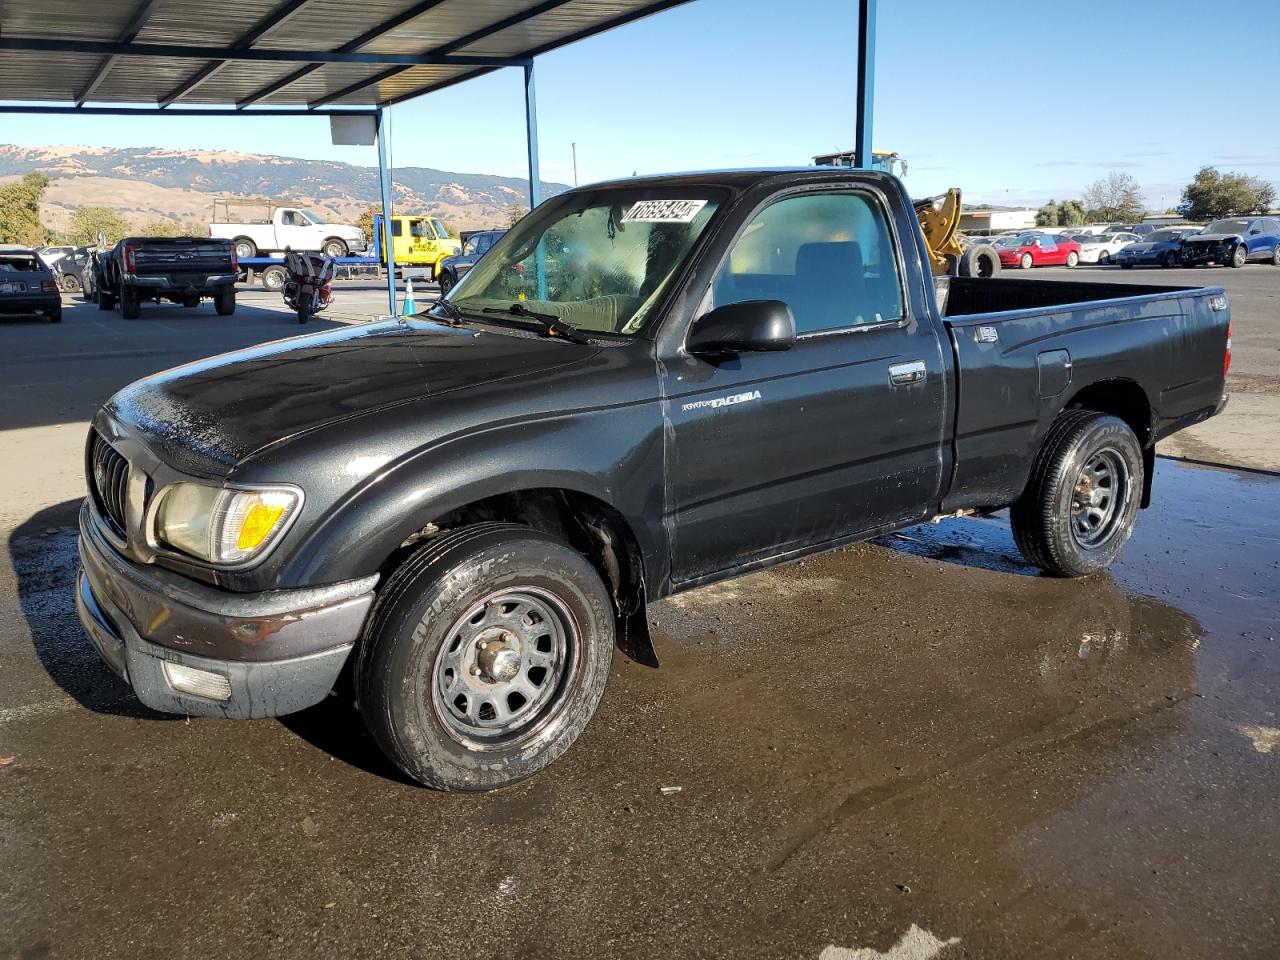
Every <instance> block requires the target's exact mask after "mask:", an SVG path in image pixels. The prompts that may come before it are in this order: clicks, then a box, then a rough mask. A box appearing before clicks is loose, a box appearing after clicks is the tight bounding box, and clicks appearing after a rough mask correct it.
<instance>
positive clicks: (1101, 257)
mask: <svg viewBox="0 0 1280 960" xmlns="http://www.w3.org/2000/svg"><path fill="white" fill-rule="evenodd" d="M1110 262H1111V254H1110V253H1108V252H1107V251H1106V250H1103V251H1102V252H1101V253H1100V254H1098V263H1099V264H1107V263H1110Z"/></svg>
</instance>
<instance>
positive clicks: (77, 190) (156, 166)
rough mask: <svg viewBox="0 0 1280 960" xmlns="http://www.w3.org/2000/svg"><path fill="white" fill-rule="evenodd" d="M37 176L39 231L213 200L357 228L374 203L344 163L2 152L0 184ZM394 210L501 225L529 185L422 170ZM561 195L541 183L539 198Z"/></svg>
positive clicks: (373, 177)
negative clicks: (309, 211)
mask: <svg viewBox="0 0 1280 960" xmlns="http://www.w3.org/2000/svg"><path fill="white" fill-rule="evenodd" d="M34 171H39V172H41V173H44V174H46V175H48V176H49V178H50V184H49V189H48V190H47V191H46V193H45V196H44V202H43V203H42V204H41V214H42V218H43V220H44V223H45V224H46V225H47V226H49V227H50V228H52V229H54V230H63V229H66V227H67V226H68V224H69V221H70V217H71V213H72V211H73V210H75V208H76V207H79V206H102V207H110V208H112V209H113V210H116V211H117V212H118V213H120V214H121V216H123V217H124V218H125V220H127V221H128V222H129V224H130V226H131V227H141V226H142V225H143V224H145V223H148V222H150V221H154V220H157V219H171V220H176V221H181V222H189V221H193V220H195V221H200V222H207V221H208V219H209V217H210V216H211V214H212V208H213V198H214V197H223V196H255V197H261V196H270V197H275V198H278V199H282V200H288V201H291V202H295V203H298V204H299V205H305V206H307V207H310V208H313V209H315V210H318V211H320V212H321V213H322V214H324V215H325V216H326V217H328V218H330V219H333V220H345V221H348V222H350V221H354V220H355V219H356V217H357V216H358V215H359V214H360V212H361V211H362V210H364V209H365V208H366V207H367V206H368V205H369V204H370V203H373V202H375V201H376V200H377V197H378V183H377V171H376V170H375V169H372V168H369V167H357V166H354V165H353V164H348V163H336V162H332V161H325V160H299V159H295V158H293V157H272V156H259V155H257V154H246V153H232V152H229V151H227V152H224V151H208V150H155V149H141V148H137V149H113V148H105V147H67V146H50V147H19V146H14V145H10V144H0V182H3V181H7V180H12V179H16V178H18V177H21V176H23V175H24V174H27V173H31V172H34ZM395 181H396V182H395V204H396V209H397V211H398V212H403V213H430V214H434V215H436V216H439V217H441V218H442V219H444V220H446V221H447V222H449V223H450V224H452V225H453V226H454V227H455V228H456V229H459V230H474V229H481V228H485V227H495V226H505V225H506V223H507V222H508V218H509V210H510V208H511V206H512V205H513V204H515V205H525V204H527V202H528V201H527V196H528V189H527V184H526V183H525V182H523V181H521V180H519V179H516V178H511V177H498V176H492V175H488V174H476V173H454V172H449V171H444V170H435V169H432V168H429V167H400V168H398V169H397V170H396V171H395ZM566 189H568V188H567V187H566V186H565V185H564V184H560V183H544V184H543V191H544V196H552V195H554V194H556V193H559V192H561V191H563V190H566Z"/></svg>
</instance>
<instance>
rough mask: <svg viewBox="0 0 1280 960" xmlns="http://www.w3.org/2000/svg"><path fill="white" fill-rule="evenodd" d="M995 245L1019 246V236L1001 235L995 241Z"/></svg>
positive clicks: (1020, 244)
mask: <svg viewBox="0 0 1280 960" xmlns="http://www.w3.org/2000/svg"><path fill="white" fill-rule="evenodd" d="M995 246H997V247H1020V246H1022V240H1021V238H1019V237H1001V238H1000V239H999V240H997V241H996V242H995Z"/></svg>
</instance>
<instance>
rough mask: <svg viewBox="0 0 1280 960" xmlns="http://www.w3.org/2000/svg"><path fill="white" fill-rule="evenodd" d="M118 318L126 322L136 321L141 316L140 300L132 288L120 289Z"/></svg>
mask: <svg viewBox="0 0 1280 960" xmlns="http://www.w3.org/2000/svg"><path fill="white" fill-rule="evenodd" d="M120 316H122V317H124V319H126V320H137V319H138V318H139V317H140V316H142V300H141V299H140V298H139V297H138V291H137V290H136V289H135V288H133V287H121V288H120Z"/></svg>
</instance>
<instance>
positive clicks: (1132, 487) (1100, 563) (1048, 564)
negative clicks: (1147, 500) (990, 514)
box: [1009, 410, 1143, 577]
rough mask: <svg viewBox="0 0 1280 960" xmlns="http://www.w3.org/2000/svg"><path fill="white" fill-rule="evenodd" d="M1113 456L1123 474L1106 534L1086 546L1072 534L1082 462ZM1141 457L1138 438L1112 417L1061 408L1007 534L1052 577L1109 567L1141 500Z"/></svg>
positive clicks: (1011, 515)
mask: <svg viewBox="0 0 1280 960" xmlns="http://www.w3.org/2000/svg"><path fill="white" fill-rule="evenodd" d="M1110 454H1114V455H1115V456H1116V457H1117V458H1118V459H1119V461H1120V462H1122V463H1123V466H1124V472H1125V476H1124V477H1123V479H1122V481H1121V482H1120V483H1119V484H1118V485H1116V486H1115V487H1114V488H1112V489H1113V494H1112V495H1113V496H1115V492H1114V491H1116V490H1118V491H1120V495H1121V497H1122V499H1121V500H1120V501H1119V502H1118V503H1117V505H1116V508H1115V512H1114V515H1113V517H1112V519H1111V520H1110V521H1109V524H1108V527H1107V535H1106V537H1105V538H1104V539H1102V540H1100V541H1099V542H1097V543H1096V544H1092V545H1086V544H1084V543H1082V542H1081V540H1080V539H1079V538H1078V537H1077V535H1076V533H1075V530H1074V524H1075V517H1074V509H1073V508H1074V506H1075V498H1076V496H1077V492H1078V485H1079V483H1080V482H1081V480H1082V476H1083V473H1084V470H1085V467H1086V464H1088V463H1090V462H1091V461H1092V460H1093V458H1095V457H1096V456H1107V455H1110ZM1142 482H1143V458H1142V448H1141V446H1140V445H1139V443H1138V438H1137V437H1136V436H1134V434H1133V431H1132V430H1131V429H1130V428H1129V425H1128V424H1127V423H1125V422H1124V421H1123V420H1121V419H1119V418H1118V417H1112V416H1108V415H1107V414H1104V413H1098V412H1096V411H1093V410H1067V411H1065V412H1064V413H1062V414H1061V415H1060V416H1059V417H1058V419H1057V420H1055V421H1054V422H1053V424H1052V426H1050V428H1049V433H1048V435H1047V436H1046V437H1045V441H1044V444H1043V445H1042V447H1041V448H1040V452H1039V454H1037V456H1036V459H1035V462H1034V463H1033V465H1032V467H1031V477H1030V479H1029V480H1028V481H1027V486H1026V489H1025V490H1024V491H1023V494H1022V496H1021V497H1019V498H1018V500H1017V501H1016V502H1015V503H1014V504H1013V506H1012V507H1011V508H1010V510H1009V520H1010V524H1011V526H1012V527H1013V538H1014V541H1015V542H1016V543H1017V544H1018V549H1019V550H1020V551H1021V552H1022V555H1023V556H1024V557H1026V558H1027V560H1028V561H1029V562H1031V563H1033V564H1035V565H1036V566H1037V567H1039V568H1040V569H1042V570H1044V571H1046V572H1047V573H1051V574H1053V575H1054V576H1058V577H1084V576H1088V575H1089V574H1091V573H1097V572H1098V571H1100V570H1104V569H1106V568H1107V566H1109V565H1110V563H1111V561H1113V560H1114V559H1115V558H1116V555H1117V554H1119V552H1120V549H1121V548H1122V547H1123V546H1124V545H1125V543H1126V542H1127V541H1128V539H1129V536H1130V535H1131V534H1132V533H1133V526H1134V522H1135V521H1136V519H1137V516H1138V506H1139V503H1140V501H1141V499H1142Z"/></svg>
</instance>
